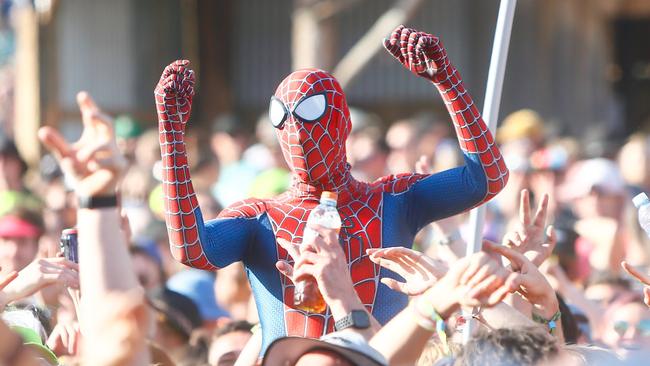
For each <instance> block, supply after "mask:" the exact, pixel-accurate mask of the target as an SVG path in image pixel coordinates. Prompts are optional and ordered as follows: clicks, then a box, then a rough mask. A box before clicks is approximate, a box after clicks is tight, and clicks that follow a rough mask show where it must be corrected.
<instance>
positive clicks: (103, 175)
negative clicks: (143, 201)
mask: <svg viewBox="0 0 650 366" xmlns="http://www.w3.org/2000/svg"><path fill="white" fill-rule="evenodd" d="M77 102H78V104H79V109H80V110H81V117H82V120H83V125H84V128H83V132H82V134H81V138H79V140H78V141H77V142H75V143H73V144H68V143H67V142H66V141H65V140H64V139H63V137H62V136H61V134H60V133H59V132H58V131H57V130H56V129H54V128H52V127H47V126H46V127H42V128H41V129H40V130H39V131H38V137H39V139H40V140H41V142H42V143H43V144H44V145H45V147H46V148H47V149H48V150H50V151H51V152H52V154H53V155H54V156H55V158H56V159H57V161H58V162H59V164H60V166H61V169H62V170H63V171H64V173H65V174H66V176H68V177H70V178H72V179H73V180H74V184H75V187H74V188H75V191H76V193H77V194H78V195H83V196H110V195H114V194H115V189H116V188H117V184H118V182H119V179H120V178H121V176H122V174H123V172H124V170H125V169H126V166H127V163H126V159H125V158H124V157H123V156H122V155H121V154H120V152H119V149H118V147H117V143H116V142H115V134H114V132H113V121H112V119H111V118H110V117H109V116H108V115H106V114H105V113H103V112H102V111H101V109H99V107H97V105H96V104H95V102H94V101H93V99H92V98H91V97H90V95H89V94H88V93H86V92H80V93H79V94H77Z"/></svg>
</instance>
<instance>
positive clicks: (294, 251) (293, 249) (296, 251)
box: [277, 238, 300, 260]
mask: <svg viewBox="0 0 650 366" xmlns="http://www.w3.org/2000/svg"><path fill="white" fill-rule="evenodd" d="M277 242H278V245H280V247H282V248H283V249H284V250H286V251H287V253H288V254H289V257H290V258H291V259H292V260H296V259H298V257H299V256H300V246H299V245H298V244H294V243H291V242H290V241H288V240H285V239H282V238H278V239H277Z"/></svg>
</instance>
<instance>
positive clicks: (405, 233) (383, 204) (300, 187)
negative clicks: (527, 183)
mask: <svg viewBox="0 0 650 366" xmlns="http://www.w3.org/2000/svg"><path fill="white" fill-rule="evenodd" d="M384 46H385V48H386V49H387V50H388V51H389V52H390V53H391V54H392V55H393V56H394V57H395V58H396V59H397V60H399V61H400V63H402V65H404V66H405V67H406V68H407V69H409V70H410V71H411V72H412V73H414V74H416V75H418V76H420V77H423V78H425V79H427V80H428V81H430V82H432V83H433V84H434V85H435V87H436V88H437V89H438V91H439V93H440V95H441V96H442V98H443V100H444V102H445V105H446V107H447V110H448V111H449V114H450V115H451V119H452V121H453V124H454V127H455V130H456V134H457V136H458V141H459V143H460V148H461V150H462V151H463V154H464V159H465V165H464V166H461V167H458V168H454V169H451V170H448V171H444V172H440V173H437V174H433V175H429V174H412V173H405V174H400V175H391V176H386V177H382V178H380V179H378V180H377V181H375V182H372V183H365V182H360V181H357V180H355V179H354V177H352V176H351V174H350V165H349V164H348V163H347V161H346V154H345V141H346V138H347V137H348V134H349V132H350V128H351V121H350V114H349V111H348V106H347V103H346V100H345V95H344V93H343V91H342V90H341V87H340V86H339V84H338V82H337V81H336V79H334V77H332V76H331V75H330V74H328V73H326V72H325V71H322V70H317V69H304V70H298V71H295V72H293V73H291V74H290V75H289V76H287V77H286V78H285V79H284V80H283V81H282V82H281V83H280V85H279V86H278V88H277V90H276V91H275V94H274V95H273V96H272V97H271V104H270V108H269V116H270V119H271V122H272V123H273V125H274V127H275V128H276V133H277V136H278V139H279V140H280V143H281V146H282V152H283V154H284V158H285V160H286V162H287V164H288V165H289V168H290V169H291V171H292V182H291V187H290V188H289V190H288V191H287V192H285V193H283V194H281V195H280V196H278V197H276V198H273V199H268V200H260V199H254V198H253V199H248V200H245V201H241V202H238V203H235V204H233V205H231V206H230V207H228V208H226V209H225V210H224V211H223V212H221V214H220V215H219V217H218V218H217V219H214V220H211V221H208V222H204V221H203V218H202V216H201V211H200V209H199V207H198V204H197V199H196V196H195V194H194V190H193V188H192V183H191V181H190V174H189V170H188V165H187V156H186V154H185V144H184V142H183V135H184V129H185V125H186V123H187V121H188V119H189V115H190V109H191V104H192V96H193V94H194V90H193V85H194V74H193V72H192V70H190V69H189V68H188V64H189V63H188V62H187V61H176V62H174V63H172V64H171V65H169V66H168V67H167V68H166V69H165V71H164V72H163V75H162V77H161V79H160V82H159V83H158V86H157V87H156V90H155V98H156V105H157V110H158V116H159V129H160V144H161V146H160V147H161V153H162V159H163V167H164V172H165V173H164V174H163V186H164V193H165V197H166V198H165V200H166V202H165V208H166V223H167V228H168V233H169V239H170V246H171V251H172V254H173V255H174V257H175V258H176V259H177V260H179V261H181V262H182V263H184V264H186V265H188V266H191V267H195V268H200V269H205V270H215V269H218V268H220V267H224V266H227V265H229V264H230V263H233V262H236V261H243V262H244V264H245V266H246V270H247V274H248V278H249V281H250V283H251V286H252V289H253V292H254V295H255V299H256V303H257V308H258V311H259V315H260V320H261V325H262V331H263V347H262V348H263V350H264V349H266V346H267V345H268V344H269V343H270V342H272V341H273V340H274V339H275V338H278V337H281V336H285V335H294V336H307V337H319V336H321V335H323V334H325V333H327V332H329V331H331V330H332V328H333V327H332V326H333V323H334V321H333V319H331V316H330V315H329V312H328V311H326V312H325V313H324V314H314V313H305V312H303V311H301V310H298V309H295V308H293V307H292V301H291V299H292V298H293V284H292V283H291V281H290V280H289V279H288V278H286V277H284V276H282V275H281V274H280V273H279V272H278V271H277V269H276V267H275V263H276V262H277V261H278V260H282V259H285V260H289V258H288V254H287V252H286V251H285V250H284V249H282V248H281V247H280V246H279V245H278V244H277V243H276V239H277V238H282V239H285V240H287V241H289V242H292V243H300V242H301V240H302V234H303V230H304V228H305V224H306V221H307V216H308V215H309V212H310V210H311V209H313V208H314V207H315V206H316V205H317V204H318V202H319V197H320V194H321V192H322V191H324V190H327V191H334V192H337V193H338V210H339V213H340V215H341V217H342V218H343V219H344V229H343V230H342V231H341V234H340V240H341V244H342V245H343V248H344V252H346V256H347V257H348V258H347V261H348V263H349V267H350V273H351V277H352V281H353V283H354V287H355V290H356V291H357V294H358V295H359V298H360V299H361V301H362V303H363V304H365V305H366V307H367V309H368V310H369V311H370V312H371V313H372V314H373V315H374V317H375V318H376V319H377V320H378V321H379V322H380V323H382V324H383V323H385V322H387V321H388V320H389V319H390V318H391V317H393V316H394V315H395V314H396V313H397V312H399V311H400V310H401V309H402V308H403V307H404V306H406V303H407V298H406V296H405V295H402V294H400V293H397V292H394V291H391V290H389V289H388V288H387V287H386V286H383V285H380V282H379V278H380V277H383V276H389V277H394V276H395V275H394V274H392V273H390V272H388V271H384V270H382V269H381V268H380V267H378V266H377V265H375V264H374V263H372V262H371V261H370V260H369V259H368V257H367V256H366V255H365V250H366V249H367V248H378V247H392V246H402V245H407V246H408V245H410V243H412V241H413V237H414V236H415V234H416V233H417V232H418V230H420V229H421V228H422V227H424V226H425V225H427V224H429V223H431V222H432V221H435V220H438V219H441V218H444V217H448V216H451V215H455V214H457V213H459V212H463V211H465V210H468V209H470V208H472V207H475V206H478V205H481V204H483V203H485V202H487V201H488V200H490V199H491V198H493V197H494V196H495V195H496V194H497V193H498V192H499V191H500V190H501V189H502V188H503V187H504V185H505V184H506V181H507V178H508V171H507V169H506V166H505V164H504V162H503V158H502V157H501V153H500V152H499V149H498V147H497V146H496V144H495V143H494V139H493V137H492V135H491V133H490V131H489V130H488V128H487V126H486V125H485V123H484V122H483V120H482V118H481V116H480V114H479V111H478V109H477V107H476V105H475V104H474V102H473V100H472V98H471V97H470V95H469V93H468V92H467V91H466V90H465V87H464V86H463V82H462V80H461V78H460V75H459V73H458V71H457V70H456V68H455V67H454V66H453V65H452V64H451V63H450V62H449V59H448V58H447V54H446V51H445V50H444V48H443V46H442V44H441V43H440V41H439V40H438V38H436V37H433V36H431V35H429V34H426V33H423V32H418V31H415V30H412V29H409V28H404V27H403V26H400V27H398V28H397V29H396V30H395V31H394V32H393V33H392V34H391V37H390V39H387V40H385V41H384ZM279 314H283V316H278V315H279Z"/></svg>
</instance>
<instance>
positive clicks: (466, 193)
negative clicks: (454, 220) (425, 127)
mask: <svg viewBox="0 0 650 366" xmlns="http://www.w3.org/2000/svg"><path fill="white" fill-rule="evenodd" d="M464 159H465V165H464V166H462V167H458V168H453V169H449V170H445V171H443V172H440V173H436V174H432V175H430V176H428V177H426V178H424V179H422V180H420V181H418V182H416V183H415V184H413V186H412V187H411V188H410V189H409V190H408V191H407V192H405V193H404V194H403V198H402V199H404V200H405V201H406V202H404V203H405V207H404V208H405V210H406V218H407V223H408V225H409V226H410V228H411V229H412V230H413V233H416V232H417V231H418V230H420V229H421V228H423V227H424V226H426V225H428V224H429V223H431V222H433V221H436V220H440V219H442V218H445V217H449V216H453V215H456V214H458V213H461V212H464V211H466V210H468V209H470V208H472V207H474V206H475V205H476V204H478V203H479V202H481V200H483V199H484V198H485V195H486V194H487V179H486V176H485V172H484V171H483V166H482V165H481V162H480V161H479V156H478V155H477V154H467V153H466V154H464Z"/></svg>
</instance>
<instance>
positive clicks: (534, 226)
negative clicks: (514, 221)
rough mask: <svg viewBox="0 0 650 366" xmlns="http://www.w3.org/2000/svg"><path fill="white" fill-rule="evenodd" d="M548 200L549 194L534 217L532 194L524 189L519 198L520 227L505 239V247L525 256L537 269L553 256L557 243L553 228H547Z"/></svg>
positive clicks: (543, 199) (544, 197) (545, 196)
mask: <svg viewBox="0 0 650 366" xmlns="http://www.w3.org/2000/svg"><path fill="white" fill-rule="evenodd" d="M548 200H549V196H548V194H544V195H543V196H542V200H541V202H540V203H539V205H538V207H537V211H536V212H535V215H534V216H533V214H532V210H531V207H530V194H529V193H528V190H527V189H522V190H521V194H520V196H519V223H518V227H517V228H516V229H515V230H514V231H510V232H508V233H506V235H504V237H503V245H505V246H509V247H511V248H512V249H514V250H516V251H518V252H519V253H521V254H524V255H525V256H526V258H528V259H529V260H530V261H531V262H533V264H534V265H535V266H537V267H539V266H540V265H541V264H542V263H543V262H544V261H545V260H546V259H547V258H548V257H549V256H550V255H551V253H552V252H553V249H554V248H555V244H556V242H557V237H556V235H555V230H554V229H553V226H552V225H550V226H549V227H548V228H547V227H546V216H547V212H548Z"/></svg>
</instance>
